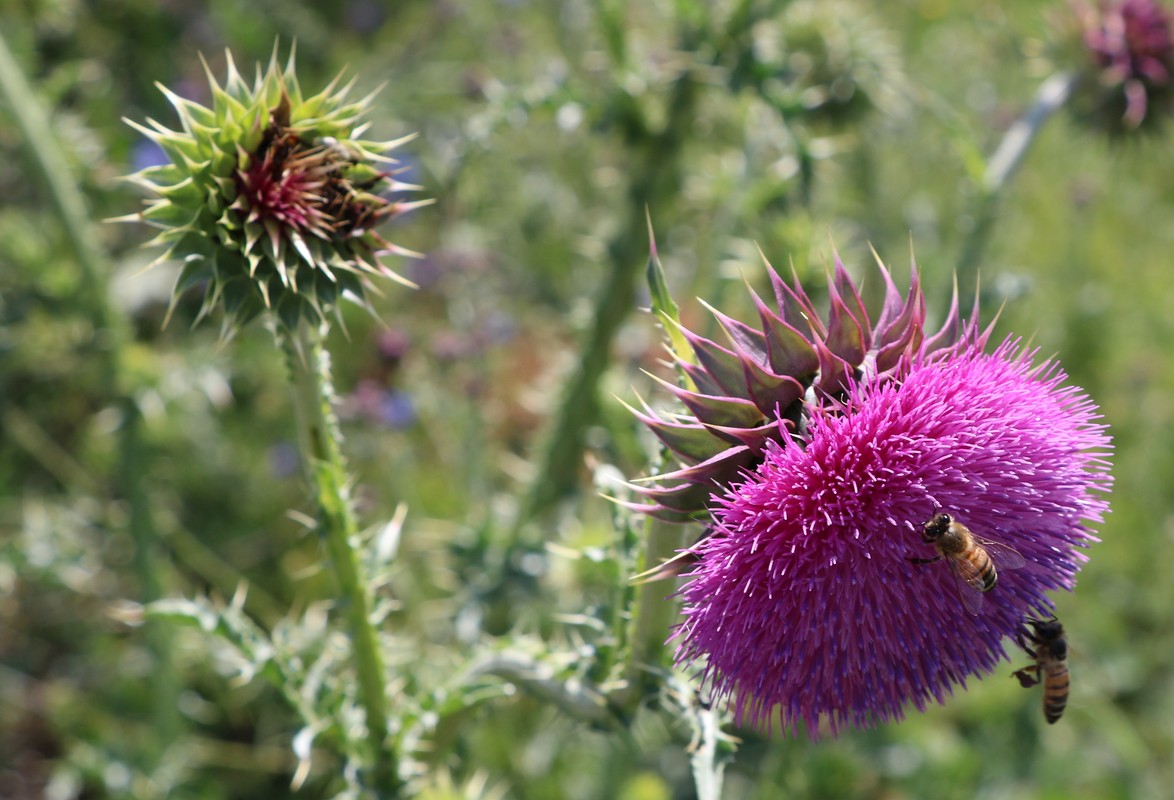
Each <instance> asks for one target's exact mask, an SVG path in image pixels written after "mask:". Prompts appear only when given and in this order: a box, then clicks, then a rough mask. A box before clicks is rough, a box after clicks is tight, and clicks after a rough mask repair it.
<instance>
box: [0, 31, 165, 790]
mask: <svg viewBox="0 0 1174 800" xmlns="http://www.w3.org/2000/svg"><path fill="white" fill-rule="evenodd" d="M0 102H4V105H5V106H6V107H7V109H8V110H9V113H10V114H11V115H12V119H13V120H14V121H15V122H16V125H17V127H18V129H19V130H20V133H21V137H22V139H23V140H24V141H23V144H24V147H25V149H26V151H27V153H28V155H29V161H28V163H29V166H30V167H31V168H32V169H33V170H35V172H36V176H37V177H36V178H35V180H36V181H37V183H38V184H39V185H40V186H42V187H44V188H45V189H46V190H47V197H48V199H49V201H50V202H51V203H52V205H53V209H54V210H55V212H56V216H57V218H58V219H59V220H60V221H61V227H62V229H63V231H64V233H65V240H66V242H67V244H68V245H69V248H70V250H71V251H72V252H73V257H74V260H75V261H76V263H77V266H78V272H79V276H80V278H79V281H78V285H77V288H76V290H75V298H74V299H75V301H76V303H77V306H78V307H80V308H81V309H82V310H83V312H84V313H85V314H86V315H87V316H88V318H89V321H90V326H91V330H92V332H93V336H92V345H91V346H92V347H93V350H92V356H93V358H94V359H96V361H97V363H98V364H99V365H100V367H99V369H98V370H96V372H97V374H100V375H101V376H102V377H101V380H102V383H101V386H100V391H101V392H102V393H103V394H104V395H106V396H107V397H108V398H112V399H113V400H114V402H115V404H116V405H117V406H119V408H120V410H121V412H122V430H121V434H122V435H121V439H120V442H119V469H118V472H117V474H116V475H115V476H114V478H113V481H112V483H113V485H112V486H110V487H103V486H102V484H101V483H100V482H99V481H96V480H94V479H93V478H91V477H90V475H89V474H88V473H87V472H86V471H85V468H84V467H82V466H81V465H80V464H78V463H77V462H75V461H74V460H73V457H72V456H71V455H70V454H68V453H67V452H65V451H64V450H62V449H61V448H60V447H59V446H58V445H57V444H56V443H55V442H54V441H53V440H52V439H51V438H50V437H49V436H48V435H47V434H45V432H44V431H43V430H41V428H40V426H39V425H38V424H37V421H36V419H35V417H34V415H32V414H27V413H25V412H24V411H23V410H20V408H19V406H15V407H13V408H12V409H10V413H9V414H6V415H5V422H6V423H8V422H15V423H17V425H18V426H19V431H20V433H21V434H23V436H22V437H21V439H22V440H23V443H25V445H26V446H29V447H30V452H34V454H36V455H37V457H38V458H40V459H41V461H42V463H43V464H44V465H45V466H46V468H47V469H49V470H50V471H52V472H53V473H54V474H55V475H57V477H58V478H59V479H60V480H61V481H62V484H63V485H65V486H68V487H71V488H73V489H82V490H85V491H89V492H92V493H94V494H95V495H100V494H101V492H102V491H103V490H104V489H105V490H106V491H109V492H110V493H111V494H113V495H115V496H117V497H119V498H120V499H122V500H123V501H125V502H126V503H127V506H128V509H129V514H128V515H127V523H126V524H127V530H128V532H129V533H130V535H131V538H132V540H133V542H134V545H135V555H134V571H135V574H136V577H137V579H138V583H139V597H140V599H141V600H142V601H143V602H150V601H153V600H157V599H159V598H160V597H161V596H162V594H163V586H162V584H161V580H160V576H161V575H163V574H164V573H165V569H164V567H163V566H162V565H161V564H160V558H159V554H158V551H157V547H158V542H159V537H158V531H157V529H156V528H155V525H154V522H153V520H152V519H151V513H150V502H149V494H148V492H147V490H146V488H145V487H144V485H143V481H144V476H147V475H149V474H150V473H151V469H150V464H149V461H150V455H149V453H148V452H147V449H146V445H145V442H144V435H143V430H142V429H143V425H142V418H141V413H140V411H139V408H138V406H137V404H136V403H135V400H134V398H133V396H132V391H133V387H131V386H128V385H127V380H126V374H125V373H126V370H125V369H124V366H123V352H124V350H125V347H126V345H127V343H128V341H129V340H130V338H131V334H130V331H129V327H128V326H127V324H126V320H125V319H124V318H123V316H122V315H121V314H119V313H117V312H115V311H113V310H112V309H111V307H110V296H109V276H110V272H111V269H110V264H109V261H108V259H107V257H106V253H105V252H104V251H103V250H102V248H101V246H100V245H99V244H98V240H97V237H96V236H95V235H94V225H93V222H92V221H91V219H90V213H89V210H88V209H87V208H86V202H85V198H84V196H83V194H82V192H81V190H80V189H79V187H78V183H77V181H76V180H74V177H73V175H72V174H71V173H70V171H69V166H68V165H69V163H70V160H69V159H68V158H66V155H65V152H64V150H63V148H62V146H61V143H60V142H59V141H58V138H57V136H56V135H54V130H55V127H54V126H53V125H52V124H51V122H50V117H49V114H48V113H47V112H46V110H45V108H44V106H43V105H42V103H41V100H40V98H39V97H37V94H36V92H35V91H34V90H33V88H32V87H31V86H30V85H29V82H28V80H27V78H26V77H25V74H24V71H23V70H22V69H21V67H20V65H19V64H18V63H17V61H16V59H15V58H14V57H13V54H12V51H11V50H10V49H9V47H8V43H7V41H6V40H5V39H4V36H3V31H2V30H0ZM103 402H106V400H105V398H104V399H103ZM144 639H145V641H146V644H147V649H148V651H149V652H150V654H151V656H152V657H153V659H154V662H155V666H154V669H153V673H152V674H153V679H152V682H151V686H152V693H151V696H152V703H151V713H152V722H153V726H154V730H155V733H156V736H155V737H154V739H153V740H152V744H151V745H149V746H148V748H146V749H147V753H146V755H147V757H148V759H149V761H150V766H149V767H148V771H149V770H151V769H154V768H155V767H156V766H157V765H158V764H159V762H160V761H161V760H162V758H163V754H164V753H165V752H166V750H167V749H168V748H169V747H170V746H171V745H172V744H173V743H174V742H175V741H176V740H177V739H178V738H179V735H180V732H181V730H182V728H183V720H182V717H181V716H180V714H179V711H178V708H179V706H178V701H177V698H178V697H179V676H178V674H177V673H176V671H175V666H174V664H173V660H172V657H171V650H172V636H171V632H170V631H168V630H167V629H166V628H164V627H163V626H162V625H160V624H159V623H148V625H147V626H146V628H145V630H144Z"/></svg>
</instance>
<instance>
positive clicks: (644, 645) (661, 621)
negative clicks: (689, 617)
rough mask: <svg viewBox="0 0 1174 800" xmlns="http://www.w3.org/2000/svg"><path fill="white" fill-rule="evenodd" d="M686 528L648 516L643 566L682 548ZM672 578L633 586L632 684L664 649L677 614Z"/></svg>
mask: <svg viewBox="0 0 1174 800" xmlns="http://www.w3.org/2000/svg"><path fill="white" fill-rule="evenodd" d="M687 530H689V529H688V528H687V527H686V526H683V525H675V524H672V523H669V522H665V521H664V520H659V519H656V518H655V517H649V518H648V520H647V522H646V533H647V536H646V537H645V541H646V542H648V547H647V548H646V551H645V558H644V568H646V569H647V568H649V567H652V566H654V565H656V564H660V563H662V562H664V561H667V560H668V559H670V558H672V557H673V556H674V555H676V553H677V551H678V550H679V549H680V548H681V547H682V544H683V542H682V535H683V533H684V532H685V531H687ZM672 595H673V582H672V581H667V580H665V581H648V582H646V583H642V584H640V585H639V586H638V587H637V588H636V605H635V608H634V609H633V611H632V627H631V631H632V632H631V637H630V638H629V641H630V642H631V643H632V646H631V649H630V650H629V658H628V665H627V671H628V674H627V678H628V681H629V682H630V683H632V684H635V685H639V684H640V683H642V682H643V681H644V678H643V677H642V676H641V675H640V672H641V670H644V669H645V668H646V667H654V668H655V667H659V666H661V660H662V657H663V653H664V650H665V637H666V635H667V631H668V630H669V629H670V627H672V622H673V617H674V616H675V615H676V613H677V602H676V600H675V599H674V598H673V596H672Z"/></svg>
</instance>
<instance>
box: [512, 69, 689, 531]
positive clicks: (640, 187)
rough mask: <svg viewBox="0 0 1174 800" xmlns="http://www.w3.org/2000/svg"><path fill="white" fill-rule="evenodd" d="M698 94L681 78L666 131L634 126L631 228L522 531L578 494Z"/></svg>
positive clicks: (618, 245) (617, 248)
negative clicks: (619, 341) (653, 227)
mask: <svg viewBox="0 0 1174 800" xmlns="http://www.w3.org/2000/svg"><path fill="white" fill-rule="evenodd" d="M695 95H696V86H695V81H694V77H693V75H692V74H690V73H688V72H686V73H684V74H682V75H681V76H680V77H678V78H677V81H676V84H675V85H674V88H673V93H672V97H671V99H670V101H669V117H668V120H667V121H666V122H665V124H664V126H663V127H662V128H661V129H660V130H659V131H657V132H655V133H649V132H648V131H647V130H646V129H645V128H644V126H643V123H642V122H640V123H635V122H634V123H632V124H630V125H628V126H627V127H628V129H629V135H630V136H638V137H640V138H639V139H638V140H637V141H635V142H630V143H629V144H630V147H631V150H632V152H631V153H630V155H631V156H632V159H633V161H634V162H635V163H636V164H637V165H638V167H637V172H636V175H635V176H634V178H633V179H632V183H631V185H630V188H629V190H628V210H627V212H626V218H627V220H628V224H627V225H625V226H624V227H623V229H622V231H621V232H620V233H619V234H618V235H617V236H616V237H615V238H614V239H613V240H612V241H611V243H610V244H609V246H608V253H609V255H610V260H611V272H610V273H609V274H608V277H607V282H606V283H605V285H604V287H603V290H602V291H601V292H600V294H599V296H598V297H597V298H596V302H595V309H594V313H593V314H592V328H591V331H590V332H589V333H588V335H587V340H586V343H585V344H584V346H583V351H582V355H581V357H580V359H579V367H578V369H577V370H576V371H575V373H574V374H573V375H572V377H571V379H570V380H569V381H568V382H567V384H566V387H565V389H564V394H563V396H562V401H561V405H560V407H559V409H558V411H557V413H556V414H555V419H554V425H553V427H552V429H551V433H550V435H549V438H548V439H547V441H546V445H545V448H544V450H543V452H542V454H541V456H540V457H539V467H538V469H537V471H536V472H535V475H536V476H537V478H536V480H535V481H534V482H533V484H532V485H531V487H530V492H529V493H528V495H527V496H526V498H525V499H524V502H523V504H522V508H521V513H520V515H519V517H518V520H517V523H516V526H515V530H516V529H518V528H520V527H521V526H522V525H524V524H525V523H526V522H529V521H530V520H532V519H533V518H534V517H536V516H538V515H539V514H541V513H543V512H544V511H546V510H547V509H549V508H550V507H551V506H552V505H554V504H555V503H556V502H558V500H560V499H561V498H562V497H563V496H564V495H566V494H567V493H568V492H570V491H571V489H572V488H574V486H575V481H576V479H577V475H578V473H579V469H580V466H581V465H580V462H581V460H582V454H583V437H584V433H585V432H586V431H587V429H588V428H590V427H591V426H592V425H594V424H595V423H596V421H597V420H598V417H599V397H598V388H599V381H600V379H601V378H602V377H603V373H604V370H606V368H607V364H608V361H609V359H610V350H611V342H612V339H613V338H615V334H616V331H618V330H619V328H620V325H621V324H622V323H623V321H624V320H625V319H626V318H627V316H628V314H629V312H630V311H631V310H632V308H633V306H634V297H635V292H636V282H637V278H638V277H639V275H640V268H641V267H642V266H643V265H644V264H645V262H646V260H647V248H648V240H647V231H646V228H645V212H646V209H648V208H650V207H653V206H655V205H657V203H658V201H660V200H662V199H664V198H666V197H672V196H673V194H674V193H675V192H676V190H677V188H678V186H677V185H678V182H679V180H680V151H681V148H682V146H683V144H684V141H685V137H686V136H687V134H686V133H685V131H687V130H688V123H689V120H691V119H692V115H693V106H694V102H695Z"/></svg>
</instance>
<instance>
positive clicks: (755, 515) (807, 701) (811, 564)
mask: <svg viewBox="0 0 1174 800" xmlns="http://www.w3.org/2000/svg"><path fill="white" fill-rule="evenodd" d="M982 340H983V337H981V336H976V335H973V334H972V335H971V336H969V337H968V338H967V339H964V340H962V341H961V342H959V346H957V347H953V348H950V349H948V350H945V351H941V352H938V353H934V354H924V355H916V354H915V355H913V356H911V357H906V358H904V359H903V360H902V363H901V364H900V365H899V366H898V368H897V370H896V371H895V373H894V374H893V375H892V376H891V379H889V380H876V379H872V380H868V379H865V380H860V381H853V382H851V383H850V385H849V386H848V388H847V391H846V393H845V394H844V395H843V396H842V397H841V398H837V399H831V398H827V399H823V400H821V401H818V402H814V403H809V404H808V406H807V410H806V413H807V424H806V426H805V429H801V432H795V431H793V430H790V429H789V428H788V427H787V426H785V425H783V424H782V423H777V424H778V428H779V430H780V432H781V433H782V434H783V436H782V443H781V444H780V443H778V442H777V441H771V442H769V443H768V444H767V446H766V453H765V458H764V460H763V462H762V463H761V464H760V465H759V466H758V467H757V468H756V469H754V471H753V472H746V473H744V475H743V480H742V481H741V482H739V483H736V484H735V485H733V486H730V487H728V488H727V489H726V491H725V492H724V493H720V494H716V495H715V496H714V498H713V500H714V502H715V504H716V506H717V507H716V508H715V509H714V510H713V522H714V528H715V532H714V534H713V535H711V536H709V537H707V538H706V539H704V540H703V541H702V542H701V543H699V544H698V545H697V546H696V548H695V552H696V554H697V556H698V560H697V561H696V564H695V566H694V569H693V571H692V572H691V573H690V574H689V575H688V576H687V582H686V583H685V585H684V587H683V589H682V594H683V596H684V600H685V606H684V617H685V618H684V622H683V623H682V624H681V625H680V627H679V628H678V630H677V634H676V636H677V638H679V645H678V649H677V660H678V662H679V663H680V664H684V665H700V666H702V674H703V682H704V684H705V685H706V686H707V687H708V689H709V691H710V692H711V694H712V696H713V699H714V700H715V701H718V702H728V703H729V704H730V705H732V706H733V709H734V712H735V714H736V717H737V719H738V721H739V722H740V723H742V724H749V725H753V726H756V727H762V728H766V729H770V728H771V727H772V726H773V725H774V724H776V723H778V724H780V725H781V727H782V729H783V730H784V731H787V732H789V733H792V734H794V733H795V732H797V730H798V729H799V726H800V723H802V724H803V726H805V727H806V730H807V733H808V734H809V735H810V736H813V737H814V736H818V735H819V734H820V733H822V732H829V731H830V733H832V734H833V735H835V734H836V733H838V732H839V731H840V730H841V729H843V728H844V727H846V726H854V727H868V726H871V725H874V724H878V723H883V722H886V721H889V720H894V719H900V718H902V717H903V715H904V709H905V706H906V705H907V704H908V703H912V704H913V705H914V706H915V707H916V708H917V709H918V710H923V709H924V708H925V707H926V705H927V704H928V703H929V701H931V700H936V701H938V702H939V703H940V702H943V701H944V700H945V698H946V697H947V696H948V695H949V694H950V692H951V691H952V689H953V687H954V686H956V685H958V686H964V685H965V682H966V678H967V677H968V676H970V675H978V674H983V673H988V672H990V671H991V670H992V669H993V668H994V666H995V664H996V663H997V662H998V660H999V659H1000V658H1004V657H1006V654H1005V653H1004V651H1003V649H1002V646H1001V644H1000V642H1001V641H1002V640H1003V638H1004V637H1008V636H1013V635H1014V634H1015V633H1016V632H1017V631H1018V630H1019V628H1020V626H1021V625H1022V621H1023V618H1024V616H1025V615H1035V616H1041V615H1047V614H1048V613H1049V611H1050V609H1051V602H1050V601H1049V600H1048V598H1047V597H1046V596H1045V594H1044V593H1045V592H1047V591H1049V590H1055V589H1061V588H1063V589H1072V588H1073V586H1074V583H1075V575H1076V572H1077V571H1078V570H1079V569H1080V567H1081V565H1082V563H1083V562H1084V560H1085V556H1084V555H1083V553H1081V552H1080V551H1079V550H1078V548H1082V547H1084V546H1086V545H1087V544H1089V543H1090V542H1093V541H1096V538H1095V537H1094V535H1093V533H1092V532H1091V530H1090V529H1089V528H1088V527H1086V523H1087V522H1097V521H1100V520H1101V518H1102V515H1103V514H1104V513H1105V512H1106V510H1107V508H1108V503H1107V501H1106V499H1105V497H1104V495H1103V493H1104V492H1107V491H1108V489H1109V486H1110V483H1111V477H1110V475H1109V474H1108V460H1107V456H1108V451H1109V447H1110V444H1109V437H1108V435H1107V433H1106V428H1105V426H1104V425H1103V424H1101V423H1099V422H1098V421H1097V420H1098V419H1099V417H1098V414H1097V410H1096V407H1095V405H1094V404H1093V403H1092V401H1091V400H1090V399H1089V398H1088V397H1087V396H1086V395H1085V394H1084V393H1083V392H1082V391H1081V390H1080V389H1078V388H1076V387H1072V386H1064V385H1063V383H1064V380H1065V378H1066V376H1065V373H1064V372H1063V371H1062V370H1061V368H1060V367H1059V366H1058V365H1057V364H1056V363H1055V362H1050V361H1048V362H1044V363H1042V364H1040V365H1039V366H1034V365H1033V357H1034V355H1035V354H1034V353H1033V352H1023V351H1022V350H1021V349H1020V348H1019V346H1018V344H1017V343H1015V342H1011V341H1008V342H1005V343H1004V344H1003V345H1002V346H1000V347H999V348H998V349H997V350H995V352H994V353H991V354H987V353H984V352H983V351H982ZM939 510H944V511H947V512H948V513H950V514H952V515H954V516H955V517H956V518H957V519H958V520H959V521H962V522H964V523H965V524H966V525H967V526H968V527H969V528H970V529H971V530H973V531H974V532H975V533H976V534H978V535H980V536H982V537H984V538H985V539H988V540H991V541H994V542H997V543H1000V544H1004V545H1010V546H1012V547H1014V548H1015V549H1017V550H1018V551H1019V552H1020V553H1021V554H1022V555H1023V557H1024V558H1025V559H1026V561H1027V565H1026V566H1025V567H1024V568H1023V569H1018V570H1015V571H1003V572H1000V573H999V583H998V585H997V587H995V588H994V589H993V590H992V591H990V592H989V593H988V594H987V595H985V598H986V600H985V604H984V606H983V609H982V612H981V613H980V614H971V613H968V612H967V611H966V609H965V608H964V606H963V604H962V603H961V602H960V598H959V594H958V593H959V591H960V588H959V587H958V585H957V578H956V577H955V576H954V575H953V573H952V572H951V571H950V569H949V567H948V565H947V564H945V563H941V562H939V563H936V564H914V563H912V562H911V561H910V559H911V558H919V557H926V556H932V555H933V554H934V553H933V550H932V549H930V548H929V546H928V545H926V544H924V543H923V542H922V539H921V535H920V532H921V526H922V524H923V523H924V522H926V521H927V520H929V519H930V518H931V517H932V516H933V515H934V514H935V513H936V512H937V511H939Z"/></svg>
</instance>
